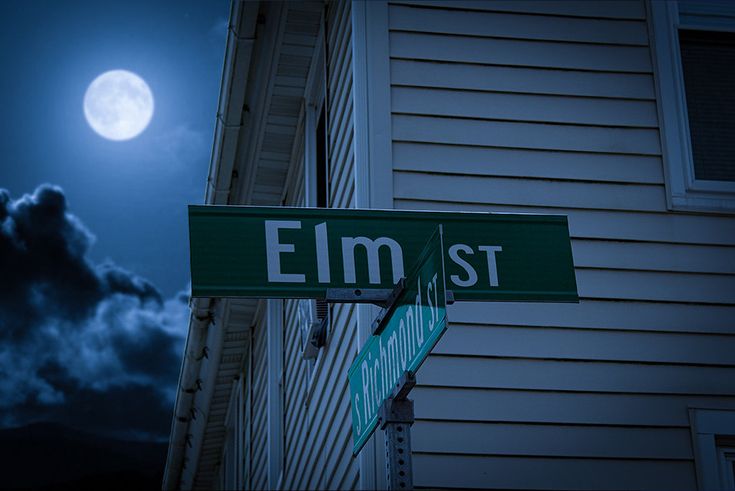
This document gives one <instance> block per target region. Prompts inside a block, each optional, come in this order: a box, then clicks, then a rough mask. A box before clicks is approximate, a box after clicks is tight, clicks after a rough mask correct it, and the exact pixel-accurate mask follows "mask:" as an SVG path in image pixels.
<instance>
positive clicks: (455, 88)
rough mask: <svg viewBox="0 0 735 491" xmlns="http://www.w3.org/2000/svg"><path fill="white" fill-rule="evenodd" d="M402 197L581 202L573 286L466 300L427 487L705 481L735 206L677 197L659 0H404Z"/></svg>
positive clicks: (395, 33) (421, 455) (474, 206)
mask: <svg viewBox="0 0 735 491" xmlns="http://www.w3.org/2000/svg"><path fill="white" fill-rule="evenodd" d="M388 8H389V12H388V18H389V28H390V30H389V42H390V62H389V70H390V80H391V104H390V111H391V125H392V155H393V199H394V204H395V207H396V208H402V209H432V210H433V209H436V210H472V211H502V212H520V213H527V212H528V213H561V214H566V215H568V217H569V226H570V233H571V236H572V247H573V253H574V260H575V265H576V274H577V280H578V285H579V293H580V297H581V303H580V304H578V305H576V304H569V305H566V304H548V305H544V304H511V303H492V304H489V303H458V304H455V305H454V306H452V307H450V309H449V311H448V315H449V319H450V327H449V330H448V332H447V333H446V335H445V336H444V339H442V340H441V341H440V343H439V344H438V345H437V347H436V348H435V350H434V353H433V354H432V355H431V356H430V357H429V359H428V360H427V362H426V363H425V365H424V366H423V367H422V369H421V370H420V371H419V373H418V376H417V378H418V382H419V385H418V386H417V387H416V388H415V389H414V390H413V392H412V397H413V398H414V400H415V410H416V416H417V422H416V424H415V425H414V427H413V430H412V437H413V446H414V483H415V484H416V485H417V486H419V487H479V488H485V487H498V488H534V489H551V488H557V489H558V488H564V489H575V488H578V489H579V488H596V489H620V488H631V487H635V488H690V489H691V488H695V487H696V477H695V466H694V461H693V451H692V445H691V436H690V428H689V420H688V415H687V408H688V407H690V406H698V407H724V408H731V409H735V325H733V322H732V319H735V220H734V219H733V217H732V216H725V215H717V214H707V213H700V214H693V213H673V212H669V211H668V210H667V205H666V188H665V184H664V174H663V161H662V152H661V144H660V135H659V127H658V116H657V106H656V104H657V103H656V93H655V85H654V73H653V68H652V62H651V50H650V46H649V31H648V24H647V20H646V6H645V4H644V3H643V2H639V1H625V2H523V1H520V2H465V1H436V2H429V1H420V2H410V3H409V2H402V1H396V2H390V5H389V7H388Z"/></svg>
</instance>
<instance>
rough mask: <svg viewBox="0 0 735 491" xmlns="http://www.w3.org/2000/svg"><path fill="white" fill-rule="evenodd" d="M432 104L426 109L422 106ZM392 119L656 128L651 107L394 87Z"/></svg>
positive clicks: (586, 99) (621, 102) (600, 100)
mask: <svg viewBox="0 0 735 491" xmlns="http://www.w3.org/2000/svg"><path fill="white" fill-rule="evenodd" d="M427 100H431V101H433V102H432V104H431V105H427V104H426V101H427ZM391 101H392V108H393V113H394V114H397V113H402V114H415V115H424V116H431V115H439V116H454V117H463V118H477V119H496V120H506V121H527V122H542V123H567V124H587V125H595V126H623V127H626V126H629V127H637V128H655V127H657V125H658V118H657V116H656V104H655V102H653V101H637V100H620V99H608V98H591V97H584V98H583V97H567V96H557V95H538V94H513V93H507V92H487V91H475V92H470V91H467V90H456V89H452V90H448V89H430V88H418V87H395V88H393V90H392V94H391Z"/></svg>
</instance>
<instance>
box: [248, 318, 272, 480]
mask: <svg viewBox="0 0 735 491" xmlns="http://www.w3.org/2000/svg"><path fill="white" fill-rule="evenodd" d="M265 326H266V316H265V315H262V310H261V315H259V316H258V317H257V322H256V327H255V329H254V330H253V351H252V360H251V362H250V369H251V370H252V378H251V380H252V395H251V404H252V411H251V412H250V415H251V419H250V421H249V422H246V424H249V425H250V435H251V443H250V452H251V456H250V463H251V477H250V483H246V486H247V487H248V488H249V489H266V488H267V487H268V426H267V423H268V395H267V386H266V384H267V381H268V371H267V370H268V357H267V356H266V355H267V349H268V336H267V334H268V333H267V331H266V329H265ZM243 413H247V411H243Z"/></svg>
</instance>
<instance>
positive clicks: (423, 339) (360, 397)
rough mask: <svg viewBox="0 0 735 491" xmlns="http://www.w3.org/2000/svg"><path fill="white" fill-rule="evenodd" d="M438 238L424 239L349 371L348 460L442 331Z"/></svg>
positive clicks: (443, 296) (443, 312) (437, 235)
mask: <svg viewBox="0 0 735 491" xmlns="http://www.w3.org/2000/svg"><path fill="white" fill-rule="evenodd" d="M441 235H442V234H441V232H440V231H439V230H437V232H436V233H434V234H433V235H432V237H431V239H429V242H428V243H427V244H426V248H425V249H424V251H423V252H422V253H421V255H420V256H419V257H418V259H417V262H416V265H415V267H414V270H413V271H412V272H411V273H410V274H409V275H408V276H407V278H406V282H405V287H404V288H403V290H402V291H401V293H400V294H399V296H398V297H397V299H396V300H395V302H394V304H393V308H392V309H391V312H390V313H389V315H387V316H386V317H385V318H383V319H382V321H381V322H380V324H379V325H378V327H377V329H376V334H374V335H373V336H371V337H370V339H368V341H367V343H366V344H365V346H363V348H362V350H361V351H360V353H359V354H358V355H357V358H356V359H355V361H354V362H353V364H352V366H351V367H350V369H349V372H348V375H347V376H348V378H349V383H350V403H351V404H350V405H351V406H352V436H353V447H352V453H353V454H354V455H357V453H358V452H359V451H360V449H361V448H362V446H363V445H364V444H365V442H366V441H367V440H368V438H370V435H372V433H373V431H374V430H375V428H376V426H377V424H378V413H379V410H380V406H381V404H382V403H383V401H385V399H386V398H388V397H390V396H391V394H392V393H393V389H394V387H396V384H397V383H398V381H399V380H400V378H401V376H402V375H403V373H404V372H406V371H409V372H411V373H415V372H416V370H418V368H419V366H421V363H423V361H424V360H425V359H426V357H427V356H428V355H429V352H431V350H432V348H433V347H434V345H435V344H436V343H437V341H439V338H441V336H442V335H443V334H444V332H445V331H446V329H447V300H446V288H445V284H444V257H443V254H442V250H443V247H442V244H441V240H442V237H441Z"/></svg>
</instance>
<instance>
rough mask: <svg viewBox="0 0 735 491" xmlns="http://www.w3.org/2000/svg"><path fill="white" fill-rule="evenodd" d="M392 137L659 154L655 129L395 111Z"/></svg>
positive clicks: (407, 139)
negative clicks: (467, 117) (430, 115)
mask: <svg viewBox="0 0 735 491" xmlns="http://www.w3.org/2000/svg"><path fill="white" fill-rule="evenodd" d="M392 127H393V139H394V140H399V141H411V142H431V143H445V144H452V145H475V146H489V147H505V148H530V149H543V150H568V151H578V152H602V153H621V154H626V153H627V154H637V155H660V154H661V146H660V141H659V136H658V131H657V130H654V129H639V128H617V127H615V128H613V127H611V128H606V127H591V126H580V125H561V124H542V123H523V122H507V121H484V120H476V119H452V118H438V117H426V116H413V115H401V114H396V115H393V117H392Z"/></svg>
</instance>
